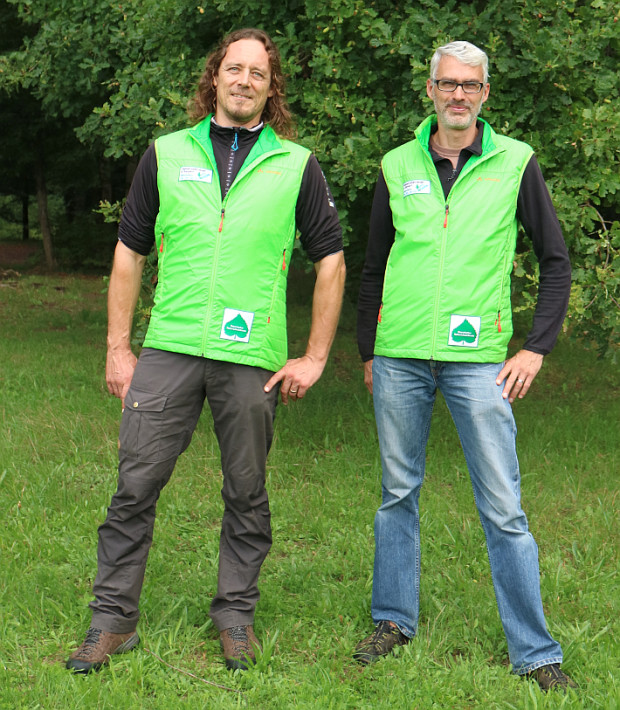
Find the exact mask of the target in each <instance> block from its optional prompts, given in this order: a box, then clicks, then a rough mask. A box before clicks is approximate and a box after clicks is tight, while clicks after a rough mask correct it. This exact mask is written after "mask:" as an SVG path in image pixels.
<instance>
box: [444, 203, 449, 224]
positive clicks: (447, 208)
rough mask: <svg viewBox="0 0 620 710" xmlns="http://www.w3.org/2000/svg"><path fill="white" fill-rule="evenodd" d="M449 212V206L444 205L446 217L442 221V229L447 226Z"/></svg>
mask: <svg viewBox="0 0 620 710" xmlns="http://www.w3.org/2000/svg"><path fill="white" fill-rule="evenodd" d="M449 210H450V207H449V205H446V216H445V218H444V220H443V226H444V229H445V228H446V227H447V226H448V212H449Z"/></svg>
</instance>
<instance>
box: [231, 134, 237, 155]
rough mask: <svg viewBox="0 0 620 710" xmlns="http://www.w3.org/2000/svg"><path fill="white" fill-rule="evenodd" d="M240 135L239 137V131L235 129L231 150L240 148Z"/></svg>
mask: <svg viewBox="0 0 620 710" xmlns="http://www.w3.org/2000/svg"><path fill="white" fill-rule="evenodd" d="M238 137H239V136H238V134H237V131H235V140H234V141H233V144H232V145H231V146H230V149H231V150H235V151H236V150H238V148H239V141H238Z"/></svg>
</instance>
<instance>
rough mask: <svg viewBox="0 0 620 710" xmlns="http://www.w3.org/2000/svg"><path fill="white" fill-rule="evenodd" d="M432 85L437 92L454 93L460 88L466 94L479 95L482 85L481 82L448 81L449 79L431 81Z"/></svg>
mask: <svg viewBox="0 0 620 710" xmlns="http://www.w3.org/2000/svg"><path fill="white" fill-rule="evenodd" d="M433 84H435V86H436V87H437V88H438V89H439V91H450V92H452V91H456V90H457V88H458V87H459V86H460V87H461V89H463V91H464V92H465V93H466V94H479V93H480V92H481V91H482V87H483V86H484V84H483V83H482V82H481V81H464V82H462V83H459V82H458V81H450V79H433Z"/></svg>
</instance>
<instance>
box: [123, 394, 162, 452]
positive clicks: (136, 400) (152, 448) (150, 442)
mask: <svg viewBox="0 0 620 710" xmlns="http://www.w3.org/2000/svg"><path fill="white" fill-rule="evenodd" d="M167 401H168V397H167V395H165V394H156V393H154V392H145V391H144V390H137V389H132V388H131V387H130V388H129V391H128V392H127V396H126V397H125V410H124V411H123V418H122V421H121V429H120V433H119V442H120V447H121V450H123V452H124V453H125V454H126V455H127V456H130V457H131V458H134V459H138V461H145V462H149V463H152V462H155V461H162V460H163V459H165V458H170V457H171V455H172V456H174V453H172V454H171V452H166V451H165V450H164V447H162V439H163V434H164V428H165V420H166V416H165V409H166V402H167Z"/></svg>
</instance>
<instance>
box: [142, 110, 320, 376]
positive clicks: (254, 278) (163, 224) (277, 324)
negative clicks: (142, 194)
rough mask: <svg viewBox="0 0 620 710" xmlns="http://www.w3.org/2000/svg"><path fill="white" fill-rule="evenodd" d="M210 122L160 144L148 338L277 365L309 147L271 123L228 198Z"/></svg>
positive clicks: (282, 351) (174, 347) (282, 358)
mask: <svg viewBox="0 0 620 710" xmlns="http://www.w3.org/2000/svg"><path fill="white" fill-rule="evenodd" d="M210 126H211V117H210V116H208V117H207V118H206V119H204V121H202V122H201V123H199V124H198V125H197V126H195V127H193V128H189V129H185V130H182V131H178V132H176V133H172V134H170V135H167V136H163V137H162V138H158V139H157V141H156V142H155V148H156V153H157V186H158V189H159V199H160V208H159V214H158V216H157V221H156V224H155V243H156V247H157V254H158V283H157V289H156V291H155V305H154V306H153V310H152V313H151V320H150V323H149V328H148V332H147V335H146V338H145V341H144V345H145V347H151V348H157V349H160V350H169V351H172V352H178V353H185V354H187V355H197V356H201V357H206V358H211V359H214V360H225V361H227V362H235V363H239V364H244V365H252V366H256V367H264V368H265V369H268V370H278V369H279V368H280V367H282V365H284V363H285V362H286V358H287V336H286V280H287V276H288V267H289V262H290V257H291V251H292V248H293V243H294V240H295V233H296V227H295V206H296V203H297V197H298V195H299V188H300V185H301V180H302V177H303V173H304V170H305V167H306V163H307V161H308V158H309V156H310V151H308V150H307V149H306V148H302V147H301V146H298V145H296V144H295V143H291V142H290V141H286V140H283V139H280V138H278V137H277V136H276V134H275V133H274V131H273V130H272V128H271V127H270V126H265V128H264V129H263V130H262V132H261V134H260V136H259V138H258V140H257V142H256V143H255V145H254V146H253V147H252V150H251V151H250V154H249V155H248V157H247V158H246V160H245V162H244V164H243V166H242V167H241V170H240V171H239V174H238V175H237V177H236V179H235V181H234V182H233V184H232V186H231V188H230V190H229V191H228V194H227V195H226V197H225V198H224V200H222V196H221V190H220V179H219V175H218V172H217V165H216V161H215V156H214V154H213V147H212V145H211V140H210V138H209V132H210Z"/></svg>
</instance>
